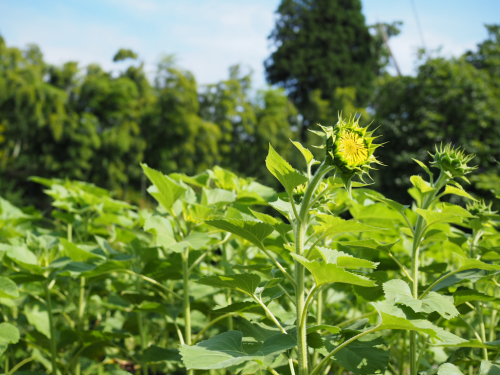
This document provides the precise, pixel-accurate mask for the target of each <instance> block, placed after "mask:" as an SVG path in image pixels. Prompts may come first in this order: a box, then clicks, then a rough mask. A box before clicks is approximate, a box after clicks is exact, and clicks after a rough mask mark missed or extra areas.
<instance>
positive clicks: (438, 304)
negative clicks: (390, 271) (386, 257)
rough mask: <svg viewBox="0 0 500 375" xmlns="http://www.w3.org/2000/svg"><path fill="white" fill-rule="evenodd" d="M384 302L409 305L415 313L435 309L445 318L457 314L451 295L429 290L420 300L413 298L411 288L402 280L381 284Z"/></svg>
mask: <svg viewBox="0 0 500 375" xmlns="http://www.w3.org/2000/svg"><path fill="white" fill-rule="evenodd" d="M383 288H384V293H385V297H386V303H389V304H396V303H400V304H403V305H405V306H408V307H410V308H411V309H412V310H413V311H415V312H416V313H419V312H425V313H431V312H434V311H436V312H437V313H438V314H439V315H441V316H442V317H443V318H445V319H451V318H454V317H456V316H458V314H459V313H458V310H457V309H456V307H455V305H454V304H453V298H452V297H446V296H442V295H441V294H438V293H436V292H430V293H429V294H427V295H426V296H425V297H424V298H423V299H422V300H420V299H417V298H414V297H413V295H412V293H411V289H410V287H409V286H408V284H406V283H405V282H404V281H403V280H398V279H395V280H389V281H388V282H386V283H384V285H383Z"/></svg>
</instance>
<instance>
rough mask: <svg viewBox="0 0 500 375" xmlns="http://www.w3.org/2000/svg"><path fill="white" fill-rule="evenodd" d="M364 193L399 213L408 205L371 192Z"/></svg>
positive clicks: (402, 212)
mask: <svg viewBox="0 0 500 375" xmlns="http://www.w3.org/2000/svg"><path fill="white" fill-rule="evenodd" d="M366 195H367V196H368V197H370V198H372V199H375V200H376V201H379V202H382V203H385V204H387V205H388V206H389V207H392V208H393V209H395V210H396V211H397V212H399V213H400V214H404V212H405V210H406V209H407V208H409V207H410V206H406V205H402V204H400V203H398V202H396V201H393V200H392V199H388V198H385V197H379V196H376V195H373V194H368V193H366Z"/></svg>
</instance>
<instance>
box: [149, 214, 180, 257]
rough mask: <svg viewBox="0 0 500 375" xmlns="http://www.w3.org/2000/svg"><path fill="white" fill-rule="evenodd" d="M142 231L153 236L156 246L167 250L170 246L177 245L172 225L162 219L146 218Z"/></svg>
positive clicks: (158, 217) (156, 217) (157, 217)
mask: <svg viewBox="0 0 500 375" xmlns="http://www.w3.org/2000/svg"><path fill="white" fill-rule="evenodd" d="M144 230H145V231H146V232H149V233H152V234H154V235H155V238H156V246H163V247H164V248H165V249H168V248H169V247H170V246H171V245H174V244H176V243H177V241H176V239H175V236H174V230H173V229H172V224H170V221H169V220H168V219H166V218H164V217H161V216H150V217H148V219H147V220H146V222H145V223H144Z"/></svg>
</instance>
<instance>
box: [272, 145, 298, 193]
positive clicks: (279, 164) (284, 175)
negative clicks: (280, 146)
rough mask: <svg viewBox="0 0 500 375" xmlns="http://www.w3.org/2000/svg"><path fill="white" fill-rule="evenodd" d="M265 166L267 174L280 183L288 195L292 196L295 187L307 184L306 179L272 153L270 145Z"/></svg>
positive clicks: (275, 153) (274, 152) (276, 154)
mask: <svg viewBox="0 0 500 375" xmlns="http://www.w3.org/2000/svg"><path fill="white" fill-rule="evenodd" d="M266 165H267V169H269V172H271V173H272V174H273V175H274V177H276V178H277V179H278V181H279V182H281V185H283V187H284V188H285V190H286V191H287V193H288V194H292V193H293V189H294V188H295V187H297V186H299V185H301V184H304V183H306V182H307V177H306V176H304V175H302V174H301V173H299V172H297V171H296V170H295V169H293V168H292V166H291V165H290V164H288V163H287V162H286V161H285V159H283V158H282V157H281V156H280V155H279V154H278V153H277V152H276V151H274V148H273V146H271V145H269V154H268V155H267V158H266Z"/></svg>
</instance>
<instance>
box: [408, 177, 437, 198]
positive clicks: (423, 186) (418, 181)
mask: <svg viewBox="0 0 500 375" xmlns="http://www.w3.org/2000/svg"><path fill="white" fill-rule="evenodd" d="M410 181H411V183H412V185H413V186H415V187H416V188H417V189H418V190H419V191H420V192H421V193H422V194H425V193H429V192H431V191H434V190H435V189H434V188H433V187H431V186H430V185H429V183H428V182H426V181H424V179H423V178H422V177H420V176H411V177H410Z"/></svg>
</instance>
